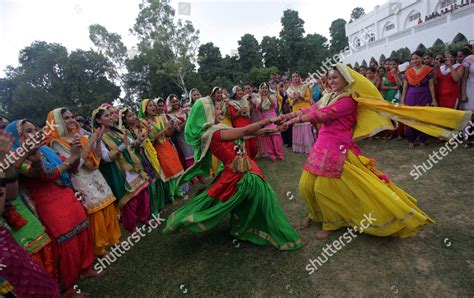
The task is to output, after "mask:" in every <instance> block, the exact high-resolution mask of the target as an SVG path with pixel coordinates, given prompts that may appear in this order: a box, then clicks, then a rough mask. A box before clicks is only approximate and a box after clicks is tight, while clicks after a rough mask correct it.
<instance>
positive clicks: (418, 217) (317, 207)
mask: <svg viewBox="0 0 474 298" xmlns="http://www.w3.org/2000/svg"><path fill="white" fill-rule="evenodd" d="M329 83H330V87H331V90H332V93H330V94H328V95H326V96H325V97H324V98H322V99H321V100H320V101H319V103H318V105H317V106H316V105H313V106H312V107H311V108H308V109H305V110H303V111H299V112H296V113H293V114H291V115H290V117H294V118H292V119H291V120H289V121H288V122H286V123H284V124H283V127H287V126H289V125H291V124H293V123H298V122H305V121H311V122H312V123H314V124H320V125H321V129H320V130H319V138H318V140H317V141H316V143H315V145H314V146H313V149H312V150H311V153H310V155H309V157H308V159H307V161H306V164H305V166H304V170H303V174H302V175H301V179H300V184H299V187H300V193H301V196H302V198H303V200H304V201H305V203H306V206H307V208H308V212H309V217H308V218H307V219H306V220H305V222H304V223H303V227H306V226H308V225H309V224H310V223H311V222H312V221H318V222H322V230H320V231H319V232H318V233H317V234H316V238H317V239H324V238H326V237H327V236H329V234H330V232H331V231H333V230H337V229H339V228H342V227H349V226H354V225H358V224H359V223H360V222H361V220H362V219H364V217H365V216H372V217H373V218H375V219H376V221H375V222H374V223H372V224H371V225H370V226H369V227H367V228H366V229H365V230H364V233H368V234H370V235H376V236H397V237H408V236H412V235H414V234H415V233H416V231H417V230H418V229H419V228H420V227H422V226H424V225H426V224H430V223H433V221H432V220H431V218H429V217H428V215H426V214H425V213H424V212H423V211H422V210H421V209H419V208H418V207H417V206H416V200H415V199H414V198H413V197H412V196H410V195H409V194H407V193H406V192H405V191H403V190H402V189H401V188H399V187H398V186H396V185H395V184H393V183H392V182H391V181H390V180H389V179H388V178H387V176H385V175H384V174H383V173H382V172H380V171H379V170H378V169H377V168H376V167H375V161H374V160H371V159H369V158H367V157H365V156H364V155H362V153H361V151H360V149H359V148H358V147H357V145H356V144H355V142H354V140H357V139H361V138H365V137H368V136H372V135H374V134H376V133H378V132H380V131H382V130H385V129H392V130H393V129H395V127H393V125H392V122H391V120H390V119H393V120H396V121H399V122H402V123H405V124H406V125H410V126H412V127H414V128H416V129H418V130H420V131H423V132H424V133H427V134H430V135H433V136H435V137H442V138H449V137H450V136H451V133H452V132H453V131H454V130H456V129H462V128H463V127H464V124H465V123H466V122H467V121H468V119H469V117H470V114H469V113H464V112H461V111H455V110H451V109H445V108H428V107H408V106H398V105H397V106H395V105H393V104H390V103H387V102H386V101H384V100H383V97H382V95H381V94H380V93H379V92H378V90H377V89H376V88H375V87H374V86H373V85H372V84H371V83H370V81H368V80H367V79H366V78H364V77H362V76H361V75H360V74H358V73H356V72H355V71H353V70H352V69H350V68H349V67H347V66H345V65H342V64H337V65H336V67H335V68H334V69H333V70H331V71H330V73H329Z"/></svg>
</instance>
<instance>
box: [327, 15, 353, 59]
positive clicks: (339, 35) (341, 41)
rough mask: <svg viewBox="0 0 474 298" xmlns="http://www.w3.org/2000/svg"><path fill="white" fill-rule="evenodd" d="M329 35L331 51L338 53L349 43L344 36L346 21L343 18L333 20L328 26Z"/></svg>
mask: <svg viewBox="0 0 474 298" xmlns="http://www.w3.org/2000/svg"><path fill="white" fill-rule="evenodd" d="M329 35H330V36H331V47H330V49H331V53H332V54H336V53H339V52H340V51H341V50H343V49H344V48H345V47H346V46H347V45H348V44H349V42H348V40H347V37H346V21H345V20H344V19H337V20H334V21H333V22H332V23H331V26H330V27H329Z"/></svg>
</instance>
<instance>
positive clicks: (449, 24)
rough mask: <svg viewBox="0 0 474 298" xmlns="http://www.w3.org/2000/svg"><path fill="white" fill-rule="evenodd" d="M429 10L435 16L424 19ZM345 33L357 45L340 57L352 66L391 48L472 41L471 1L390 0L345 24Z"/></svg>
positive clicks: (473, 0)
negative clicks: (350, 51)
mask: <svg viewBox="0 0 474 298" xmlns="http://www.w3.org/2000/svg"><path fill="white" fill-rule="evenodd" d="M451 9H452V10H451ZM433 13H435V14H437V16H436V17H432V18H431V19H428V20H426V21H425V19H426V17H428V16H430V15H432V14H433ZM420 20H421V23H419V22H420ZM346 36H347V37H348V39H349V45H351V47H352V48H353V49H354V48H357V49H356V50H353V51H352V53H348V54H349V55H345V57H344V62H345V63H350V64H352V65H356V63H357V64H362V63H363V62H364V61H365V63H367V64H368V63H369V61H370V60H371V59H372V58H373V59H375V60H376V61H379V60H380V59H381V58H384V57H386V58H389V57H390V55H391V54H392V51H397V50H398V49H401V48H405V47H406V48H408V49H409V50H410V52H413V51H415V50H416V49H417V48H422V47H425V48H429V47H432V46H433V45H434V44H435V42H436V43H439V42H443V43H452V42H454V41H459V40H467V41H468V42H469V43H471V44H473V43H474V0H398V1H394V0H391V1H388V2H387V3H385V4H383V5H380V6H376V7H375V8H374V10H373V11H371V12H369V13H367V14H366V15H364V16H362V17H360V18H359V19H357V20H355V21H352V22H350V23H347V24H346ZM382 55H383V56H382Z"/></svg>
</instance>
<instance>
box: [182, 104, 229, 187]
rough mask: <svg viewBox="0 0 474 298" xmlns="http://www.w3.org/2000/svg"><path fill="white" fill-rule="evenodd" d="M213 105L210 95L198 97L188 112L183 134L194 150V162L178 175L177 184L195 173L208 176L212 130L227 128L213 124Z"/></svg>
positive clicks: (189, 178)
mask: <svg viewBox="0 0 474 298" xmlns="http://www.w3.org/2000/svg"><path fill="white" fill-rule="evenodd" d="M215 121H216V114H215V105H214V102H213V100H212V99H211V97H210V96H206V97H202V98H200V99H198V100H197V101H196V102H195V103H194V105H193V108H192V109H191V112H190V113H189V117H188V120H187V121H186V126H185V128H184V136H185V139H186V143H188V145H189V146H191V147H192V148H193V150H194V160H195V163H194V165H193V166H192V167H190V168H188V169H187V170H186V171H185V172H184V174H183V175H182V176H181V177H180V179H179V181H178V185H182V184H184V183H186V182H187V181H190V180H191V179H192V178H193V177H195V176H197V175H203V176H208V175H209V173H210V169H211V155H212V154H211V153H210V152H209V146H210V145H211V138H212V135H213V134H214V132H216V131H218V130H222V129H228V128H229V127H228V126H225V125H222V124H215Z"/></svg>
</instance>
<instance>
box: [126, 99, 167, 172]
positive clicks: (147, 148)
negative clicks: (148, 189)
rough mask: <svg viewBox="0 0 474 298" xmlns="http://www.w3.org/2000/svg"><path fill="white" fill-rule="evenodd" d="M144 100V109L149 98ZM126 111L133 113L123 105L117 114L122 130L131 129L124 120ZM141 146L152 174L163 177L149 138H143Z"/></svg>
mask: <svg viewBox="0 0 474 298" xmlns="http://www.w3.org/2000/svg"><path fill="white" fill-rule="evenodd" d="M145 100H146V101H147V102H146V104H145V110H146V105H147V104H148V102H149V101H150V100H149V99H145ZM145 100H144V101H145ZM141 106H142V105H141V104H140V107H141ZM127 112H131V113H133V110H132V109H131V108H130V107H124V108H122V109H120V112H119V115H120V119H119V128H120V129H121V130H122V131H131V130H130V129H129V128H128V126H127V124H126V122H125V116H126V114H127ZM139 127H140V126H139ZM138 133H141V131H140V129H139V130H138V132H137V134H138ZM136 137H139V136H138V135H137V136H136ZM142 146H143V149H144V152H145V155H146V158H147V160H148V161H149V162H150V165H151V167H152V168H153V171H154V174H155V175H158V176H160V177H164V176H163V174H162V171H161V166H160V161H159V160H158V156H157V153H156V150H155V147H153V144H152V142H151V141H150V139H149V138H146V139H145V140H143V142H142Z"/></svg>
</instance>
